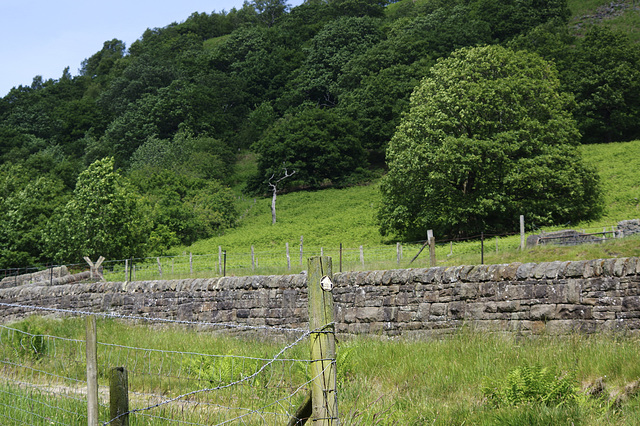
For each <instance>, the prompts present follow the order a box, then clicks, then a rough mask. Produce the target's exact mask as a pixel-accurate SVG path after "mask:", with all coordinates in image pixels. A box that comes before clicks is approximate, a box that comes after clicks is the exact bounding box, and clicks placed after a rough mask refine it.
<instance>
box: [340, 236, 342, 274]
mask: <svg viewBox="0 0 640 426" xmlns="http://www.w3.org/2000/svg"><path fill="white" fill-rule="evenodd" d="M340 272H342V243H340Z"/></svg>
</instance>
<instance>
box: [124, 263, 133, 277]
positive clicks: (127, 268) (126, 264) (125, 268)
mask: <svg viewBox="0 0 640 426" xmlns="http://www.w3.org/2000/svg"><path fill="white" fill-rule="evenodd" d="M127 278H129V259H125V260H124V281H125V282H126V281H127ZM129 280H131V279H129Z"/></svg>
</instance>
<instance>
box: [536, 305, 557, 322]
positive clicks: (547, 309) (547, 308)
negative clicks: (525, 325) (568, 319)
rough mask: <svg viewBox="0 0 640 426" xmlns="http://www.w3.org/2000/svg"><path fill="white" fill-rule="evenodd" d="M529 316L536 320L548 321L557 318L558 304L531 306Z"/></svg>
mask: <svg viewBox="0 0 640 426" xmlns="http://www.w3.org/2000/svg"><path fill="white" fill-rule="evenodd" d="M529 317H530V318H531V319H532V320H534V321H538V320H539V321H548V320H552V319H555V318H556V305H554V304H543V305H533V306H531V310H530V314H529Z"/></svg>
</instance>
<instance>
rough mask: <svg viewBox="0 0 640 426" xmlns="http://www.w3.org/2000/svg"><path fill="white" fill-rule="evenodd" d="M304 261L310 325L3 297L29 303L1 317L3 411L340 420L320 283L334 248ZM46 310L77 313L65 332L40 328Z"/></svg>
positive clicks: (17, 418) (174, 419)
mask: <svg viewBox="0 0 640 426" xmlns="http://www.w3.org/2000/svg"><path fill="white" fill-rule="evenodd" d="M308 267H309V270H310V271H313V272H311V273H310V274H309V278H308V285H309V324H310V326H309V327H307V328H287V327H269V326H250V325H239V324H229V323H215V322H197V321H180V320H171V319H166V318H165V319H156V318H150V317H139V316H128V315H120V314H115V313H109V312H87V311H84V310H82V309H57V308H56V309H54V308H46V307H35V306H24V305H18V304H10V303H2V302H0V313H1V312H2V310H3V309H12V310H14V311H15V310H16V309H19V310H21V311H22V312H23V313H24V314H25V315H28V317H27V319H26V320H24V321H21V322H17V323H15V324H3V323H1V322H0V406H2V407H3V408H2V411H3V412H4V413H5V418H6V419H8V421H9V422H11V423H10V424H16V425H18V424H59V425H77V424H88V425H98V424H102V425H118V426H119V425H125V424H127V425H128V424H188V425H205V424H206V425H211V424H218V425H222V424H250V425H254V424H256V425H257V424H265V425H271V424H290V425H302V424H304V422H305V421H306V420H307V419H309V418H312V419H313V421H314V424H318V425H327V426H328V425H337V424H338V422H339V416H338V409H337V391H336V353H335V323H334V319H333V295H332V293H331V288H330V286H329V287H327V280H329V282H330V281H331V276H332V267H331V259H330V258H328V257H324V258H320V257H316V258H311V259H309V261H308ZM321 283H322V284H321ZM313 289H315V290H317V291H315V292H314V290H313ZM314 293H315V294H316V296H313V294H314ZM32 314H39V315H35V316H31V315H32ZM42 315H54V316H55V317H56V318H76V320H71V321H75V324H76V325H75V327H71V328H70V335H65V333H62V332H61V333H60V334H56V335H54V334H51V333H47V332H42V331H41V330H40V329H39V327H42V325H41V324H42V321H41V318H40V317H41V316H42ZM78 318H84V319H85V321H84V322H83V321H80V320H78ZM78 321H80V323H81V324H80V328H78ZM96 324H97V325H96ZM82 325H85V327H82ZM123 327H124V328H128V327H133V328H135V330H141V331H142V332H143V333H145V334H149V335H150V338H151V337H152V336H154V335H157V338H156V337H153V338H151V341H154V342H155V341H157V344H153V345H144V346H142V345H139V344H136V343H137V340H136V339H135V337H134V341H131V337H130V336H128V337H127V336H123V337H120V336H119V333H118V332H117V331H118V330H121V329H122V328H123ZM136 327H137V328H136ZM312 327H313V328H312ZM114 330H115V331H116V332H115V333H114ZM172 330H174V331H175V330H178V332H179V331H184V330H187V331H189V330H190V332H192V333H199V334H200V335H202V336H205V337H204V338H209V336H210V337H211V339H212V345H214V347H212V348H210V350H207V351H202V350H192V349H190V348H189V347H173V346H172V345H171V344H170V343H171V342H167V341H166V339H170V336H172V334H166V333H171V332H172ZM224 330H230V331H231V332H232V333H231V335H229V333H226V332H223V331H224ZM79 333H80V334H84V335H78V334H79ZM220 336H222V337H223V338H224V336H227V338H228V339H231V340H233V341H237V340H248V341H250V342H254V343H256V342H258V343H257V344H260V343H263V342H270V343H269V344H268V345H267V347H268V348H269V350H270V351H272V354H271V355H268V354H264V355H262V354H260V355H256V354H255V353H245V354H242V353H235V351H234V352H227V351H225V350H223V349H222V348H218V347H216V346H215V345H216V344H219V343H218V341H217V340H216V339H217V338H218V337H220ZM119 339H124V341H123V340H119ZM146 341H147V340H145V342H146ZM318 345H320V346H321V350H319V349H318ZM257 350H258V351H262V350H267V349H262V347H260V349H257ZM250 352H251V351H250ZM254 352H255V349H254Z"/></svg>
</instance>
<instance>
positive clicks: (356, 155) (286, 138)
mask: <svg viewBox="0 0 640 426" xmlns="http://www.w3.org/2000/svg"><path fill="white" fill-rule="evenodd" d="M253 149H254V151H255V152H256V153H257V154H258V155H259V157H258V176H257V177H256V179H255V181H254V182H253V183H252V188H250V189H252V190H256V191H261V190H263V188H264V187H265V184H266V183H267V182H268V180H269V177H270V176H272V175H274V176H278V175H280V173H281V170H282V168H283V167H285V168H286V169H288V170H295V171H296V174H295V179H294V178H292V179H290V180H287V182H283V183H286V185H287V186H288V187H290V188H291V187H295V186H307V187H313V188H319V187H322V186H328V185H332V184H333V185H335V184H343V183H345V182H347V181H348V180H349V179H350V178H352V177H353V175H354V173H359V172H361V171H362V170H361V168H362V167H363V166H366V157H365V151H364V149H362V146H361V145H360V140H359V138H358V129H357V127H356V126H355V123H354V122H353V121H352V120H351V119H349V118H348V117H344V116H339V115H337V114H335V113H333V112H332V110H326V109H321V108H309V109H306V110H303V111H302V112H300V113H299V114H297V115H294V116H286V117H284V118H282V119H280V120H278V121H277V122H276V123H275V124H274V126H273V127H272V128H270V129H269V130H267V131H266V132H265V135H264V136H263V137H262V138H261V139H260V140H259V141H258V142H256V143H255V144H253Z"/></svg>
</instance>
